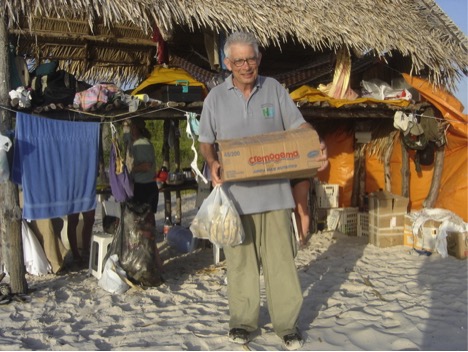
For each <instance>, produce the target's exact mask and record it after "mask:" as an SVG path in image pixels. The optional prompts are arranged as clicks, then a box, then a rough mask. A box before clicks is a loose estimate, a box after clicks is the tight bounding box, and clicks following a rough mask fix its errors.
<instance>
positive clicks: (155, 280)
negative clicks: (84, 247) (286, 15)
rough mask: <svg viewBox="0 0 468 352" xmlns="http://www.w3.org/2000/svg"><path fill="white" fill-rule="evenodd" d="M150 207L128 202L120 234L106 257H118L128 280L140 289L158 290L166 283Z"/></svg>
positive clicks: (118, 233)
mask: <svg viewBox="0 0 468 352" xmlns="http://www.w3.org/2000/svg"><path fill="white" fill-rule="evenodd" d="M150 211H151V209H150V206H149V205H148V204H146V203H135V202H132V201H128V202H125V206H124V207H123V208H122V215H121V217H120V221H119V225H118V228H117V230H116V234H115V236H114V238H113V240H112V243H111V244H110V247H109V250H108V252H107V254H106V257H105V260H106V258H107V257H110V256H111V255H113V254H117V256H118V258H119V261H120V265H121V267H122V269H123V270H124V271H125V272H126V274H127V278H128V279H129V280H130V281H131V282H133V283H137V284H139V285H143V286H146V287H156V286H159V285H161V284H162V283H163V279H162V277H161V271H162V261H161V258H160V256H159V251H158V248H157V246H156V233H155V229H154V228H153V226H152V225H151V224H150V223H148V222H146V216H147V215H148V213H150Z"/></svg>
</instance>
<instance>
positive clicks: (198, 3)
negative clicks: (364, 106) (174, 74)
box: [2, 0, 468, 89]
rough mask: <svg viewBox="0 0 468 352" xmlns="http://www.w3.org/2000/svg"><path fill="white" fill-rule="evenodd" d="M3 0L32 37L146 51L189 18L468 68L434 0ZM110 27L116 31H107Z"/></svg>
mask: <svg viewBox="0 0 468 352" xmlns="http://www.w3.org/2000/svg"><path fill="white" fill-rule="evenodd" d="M2 3H3V7H4V8H5V11H6V13H7V15H8V18H9V29H10V31H11V33H16V34H17V35H18V34H22V35H26V34H27V33H29V34H31V35H32V37H30V38H32V41H31V42H32V43H33V42H34V40H37V38H39V35H43V36H47V33H51V32H53V31H57V32H59V33H60V35H61V36H62V37H67V36H71V35H72V34H73V36H71V37H72V38H73V39H74V40H78V37H79V36H81V37H82V38H81V39H84V40H86V41H87V42H92V43H96V42H97V41H101V42H103V43H104V42H107V43H114V45H116V44H118V46H119V47H125V46H127V47H128V48H131V47H132V46H134V47H138V45H140V46H142V47H141V48H140V49H139V50H141V52H144V48H145V45H146V50H147V49H148V47H151V43H150V40H149V38H150V35H151V33H152V29H153V27H154V25H156V26H158V28H159V29H160V30H161V31H162V32H163V33H168V34H169V33H172V32H173V31H174V30H175V29H176V28H177V27H178V26H186V27H188V28H189V29H190V30H192V31H196V30H203V28H210V29H211V30H215V31H216V32H232V31H234V30H248V31H251V32H253V33H254V34H256V36H257V37H258V38H259V40H260V41H261V43H262V45H264V46H265V47H268V46H277V47H282V46H283V45H284V43H286V42H288V41H289V42H290V41H294V42H295V43H297V44H298V45H301V46H303V47H304V48H312V49H314V50H316V51H317V52H322V51H325V50H331V51H334V52H335V51H337V50H338V49H339V48H340V47H343V46H345V47H348V48H349V49H351V50H352V51H353V52H354V53H358V54H364V53H367V54H368V53H372V54H373V55H375V56H376V57H382V58H385V57H390V56H391V55H392V53H394V52H398V53H399V54H401V55H402V56H403V57H408V58H410V60H411V71H412V73H413V74H416V75H417V74H420V73H421V72H427V76H428V78H429V80H431V81H432V82H434V83H435V84H437V85H444V86H446V87H448V88H449V89H451V88H454V86H455V85H456V83H457V82H458V80H459V78H460V77H461V76H462V75H463V74H466V73H467V67H468V39H467V37H466V36H465V35H464V34H463V33H462V32H461V31H460V30H459V28H458V27H457V26H456V25H455V24H454V23H453V22H452V21H451V20H450V18H449V17H448V16H447V15H446V14H445V13H444V12H443V11H442V10H441V9H440V8H439V7H438V6H437V5H436V3H435V2H434V0H413V1H402V0H380V1H375V0H340V1H318V0H289V1H283V0H270V1H264V0H249V1H242V0H239V1H230V0H217V1H213V0H133V1H119V0H114V1H89V0H4V1H2ZM51 19H58V21H59V22H60V21H61V22H62V24H61V26H62V27H61V28H55V29H54V28H53V25H54V24H53V23H54V21H51ZM39 22H41V23H40V24H39ZM47 26H49V27H47ZM99 26H101V27H99ZM119 26H120V27H119ZM121 26H124V27H125V26H126V28H122V27H121ZM104 28H108V29H109V33H107V34H106V33H104V32H105V31H104ZM119 29H120V32H119ZM41 31H42V32H41ZM51 37H52V36H49V37H48V39H50V38H51ZM93 38H94V39H93ZM132 38H133V39H135V40H136V41H135V42H134V43H133V44H131V43H128V42H125V39H126V40H129V39H132ZM166 38H168V37H166ZM117 39H120V41H119V40H117ZM153 46H154V45H153ZM70 50H71V49H70ZM129 51H130V52H131V50H129ZM137 51H138V50H137ZM147 51H148V50H147ZM134 52H135V51H134ZM152 54H153V55H154V52H152ZM97 55H98V56H99V55H102V57H99V58H97V59H96V60H97V61H99V62H101V63H102V62H105V61H106V60H105V59H106V57H107V56H106V55H109V56H113V55H112V54H110V52H109V51H107V52H103V53H98V54H97ZM137 56H139V57H137V58H134V61H133V62H131V60H128V58H127V60H126V61H125V60H124V63H126V64H132V65H134V67H140V69H141V67H143V66H144V65H145V64H149V61H151V60H150V58H149V57H147V56H146V57H143V56H142V54H141V55H137ZM89 64H90V63H87V65H89ZM83 65H84V64H83ZM82 68H83V69H84V68H86V65H84V66H83V67H82ZM140 73H141V72H140Z"/></svg>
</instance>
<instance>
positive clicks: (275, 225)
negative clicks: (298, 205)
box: [224, 209, 303, 337]
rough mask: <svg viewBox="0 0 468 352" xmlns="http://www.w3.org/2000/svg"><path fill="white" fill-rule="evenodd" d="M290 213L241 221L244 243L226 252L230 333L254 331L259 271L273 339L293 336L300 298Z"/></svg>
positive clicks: (278, 213)
mask: <svg viewBox="0 0 468 352" xmlns="http://www.w3.org/2000/svg"><path fill="white" fill-rule="evenodd" d="M291 212H292V210H290V209H285V210H277V211H271V212H266V213H258V214H250V215H241V220H242V225H243V226H244V232H245V241H244V242H243V243H242V244H241V245H239V246H235V247H225V248H224V254H225V256H226V264H227V280H228V300H229V311H230V321H229V327H230V329H232V328H243V329H246V330H247V331H250V332H252V331H254V330H257V329H258V316H259V310H260V266H261V267H262V269H263V276H264V281H265V289H266V296H267V303H268V311H269V314H270V318H271V322H272V324H273V328H274V330H275V332H276V334H277V335H278V336H280V337H283V336H284V335H287V334H290V333H293V332H296V326H297V320H298V317H299V313H300V309H301V306H302V300H303V297H302V291H301V286H300V283H299V278H298V275H297V270H296V266H295V263H294V255H293V248H294V247H293V246H294V244H295V239H294V237H293V234H292V227H291Z"/></svg>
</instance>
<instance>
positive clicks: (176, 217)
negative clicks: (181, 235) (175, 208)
mask: <svg viewBox="0 0 468 352" xmlns="http://www.w3.org/2000/svg"><path fill="white" fill-rule="evenodd" d="M180 223H181V221H180V216H179V214H177V213H176V214H175V215H174V225H180Z"/></svg>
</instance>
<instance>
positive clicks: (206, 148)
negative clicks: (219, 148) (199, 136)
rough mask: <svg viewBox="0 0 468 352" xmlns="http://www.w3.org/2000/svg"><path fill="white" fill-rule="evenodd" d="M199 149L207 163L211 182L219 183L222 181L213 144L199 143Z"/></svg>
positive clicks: (214, 184)
mask: <svg viewBox="0 0 468 352" xmlns="http://www.w3.org/2000/svg"><path fill="white" fill-rule="evenodd" d="M200 151H201V154H202V155H203V157H204V158H205V161H206V162H207V163H208V167H209V168H210V173H211V182H212V183H213V186H216V185H220V184H222V183H223V181H222V180H221V177H220V175H221V172H220V171H221V164H220V163H219V161H218V156H217V154H216V151H215V147H214V144H210V143H200Z"/></svg>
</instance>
